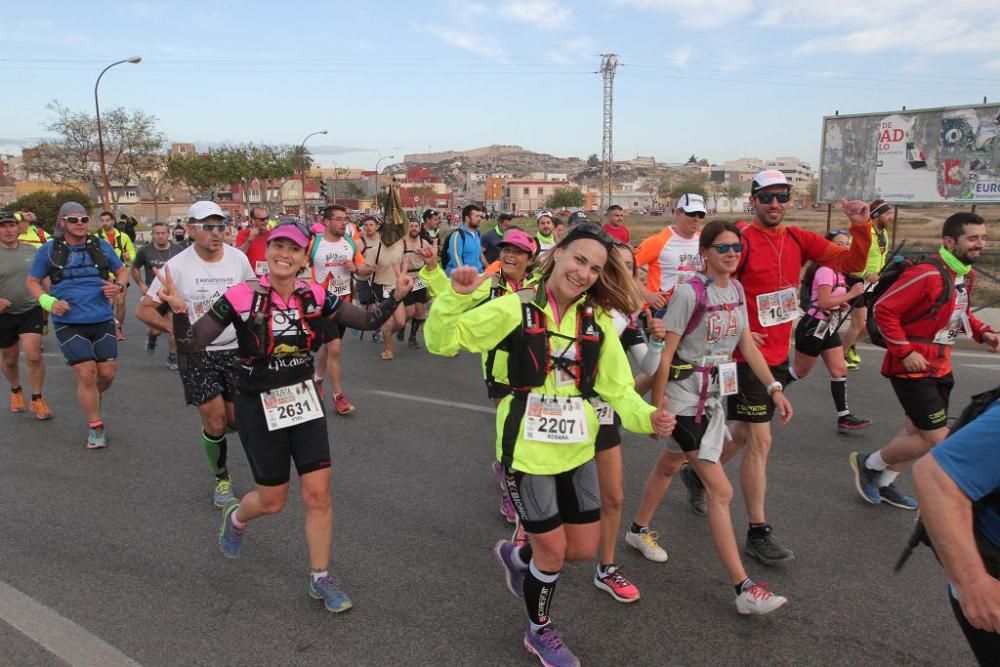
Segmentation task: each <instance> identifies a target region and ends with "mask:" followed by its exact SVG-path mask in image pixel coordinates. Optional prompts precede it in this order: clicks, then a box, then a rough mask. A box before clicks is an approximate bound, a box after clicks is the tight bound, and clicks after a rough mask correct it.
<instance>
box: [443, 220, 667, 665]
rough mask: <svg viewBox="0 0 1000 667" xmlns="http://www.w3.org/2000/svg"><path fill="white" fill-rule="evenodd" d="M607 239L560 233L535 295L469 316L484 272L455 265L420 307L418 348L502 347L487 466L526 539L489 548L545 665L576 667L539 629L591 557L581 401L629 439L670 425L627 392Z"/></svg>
mask: <svg viewBox="0 0 1000 667" xmlns="http://www.w3.org/2000/svg"><path fill="white" fill-rule="evenodd" d="M612 247H613V240H612V239H611V237H609V236H608V235H607V234H605V233H604V232H602V231H601V229H600V227H599V226H598V225H595V224H593V223H590V222H583V223H580V224H578V225H575V226H574V227H572V228H571V229H570V231H569V232H568V233H567V234H566V236H565V237H564V238H563V240H562V241H560V242H559V243H558V244H557V245H556V246H555V248H554V249H553V250H552V252H551V253H549V256H548V257H547V258H546V260H545V262H544V263H543V265H542V267H541V269H540V271H539V286H538V289H537V290H536V291H534V292H533V293H532V292H517V293H511V294H507V295H505V296H502V297H500V298H498V299H494V300H492V301H490V302H489V303H485V304H483V305H481V306H479V307H477V308H473V309H471V310H469V309H467V308H466V306H465V304H464V303H463V299H464V297H463V295H464V294H469V293H472V292H474V291H475V289H476V288H477V287H479V285H480V284H482V283H483V282H484V281H485V280H486V279H487V278H488V276H486V275H479V274H477V273H476V271H475V270H474V269H471V268H465V267H460V268H459V269H456V270H455V271H453V272H452V275H451V283H452V290H445V291H443V292H442V293H441V295H440V296H439V297H438V299H437V301H436V302H435V304H434V308H432V309H431V316H430V318H428V320H427V324H426V325H425V329H424V337H425V342H426V344H427V349H428V350H430V351H431V352H433V353H435V354H440V355H445V356H454V355H456V354H457V353H458V352H459V351H461V350H463V349H464V350H467V351H470V352H480V353H482V352H485V351H488V350H491V349H493V348H495V347H497V346H501V345H502V346H503V347H506V349H507V351H508V368H507V371H508V373H507V379H508V381H509V383H510V385H511V388H512V393H511V395H509V396H507V397H506V398H504V399H503V400H502V401H501V402H500V405H499V407H498V410H497V437H496V450H497V458H498V460H499V461H500V462H501V463H502V464H503V466H504V468H505V474H506V482H507V486H508V491H509V493H510V496H511V499H512V501H513V503H514V507H515V508H516V509H517V512H518V514H519V518H520V521H521V523H522V524H523V525H524V527H525V529H526V531H527V532H528V537H529V543H528V544H527V545H526V546H522V547H515V545H514V544H513V543H512V542H509V541H507V540H501V541H500V542H498V543H497V544H496V545H495V547H494V553H495V554H496V556H497V559H498V560H499V561H500V563H501V564H502V565H503V567H504V570H505V574H506V577H507V585H508V588H509V589H510V590H511V592H512V593H513V594H514V595H517V596H519V597H524V599H525V604H526V606H527V608H528V617H529V621H530V623H529V625H528V627H527V628H526V630H525V633H524V645H525V647H526V648H527V649H528V650H529V651H531V652H532V653H534V654H536V655H538V656H539V657H540V658H541V660H542V662H543V663H544V664H560V665H562V664H576V659H575V657H573V655H572V653H571V652H570V651H569V649H568V648H566V646H565V644H563V643H562V640H561V638H560V637H559V634H558V633H557V632H556V631H555V629H554V628H553V627H552V625H551V624H550V622H549V609H550V605H551V602H552V594H553V592H554V588H555V583H556V580H557V579H558V577H559V572H560V570H561V569H562V567H563V563H564V562H566V561H567V560H570V561H573V560H589V559H592V558H593V557H594V553H595V551H596V548H597V542H598V538H599V535H600V526H599V518H600V491H599V486H598V481H597V472H596V466H595V464H594V442H595V438H596V436H597V431H598V426H599V421H598V417H597V414H596V412H595V410H594V408H593V406H592V405H591V404H590V402H589V401H588V400H586V399H588V398H591V397H594V396H599V397H600V398H601V399H603V400H604V401H606V402H607V403H608V404H610V405H611V407H612V408H613V409H614V410H615V412H617V413H618V415H619V416H620V417H621V420H622V425H623V426H624V427H625V428H626V429H628V430H630V431H633V432H636V433H656V434H657V435H658V436H661V437H663V436H666V435H669V434H670V433H671V432H672V431H673V426H674V418H673V415H671V414H670V413H669V412H667V410H666V409H665V408H660V409H656V408H654V407H653V406H651V405H649V404H648V403H646V402H645V401H644V400H643V399H642V398H641V397H640V396H639V395H638V394H636V393H635V389H634V381H633V378H632V371H631V368H630V366H629V363H628V360H627V358H626V356H625V352H624V351H623V349H622V345H621V342H620V341H619V340H618V336H617V335H616V333H615V328H614V325H613V323H612V321H611V316H610V315H609V313H610V311H612V310H618V311H620V312H626V313H629V312H633V311H635V310H636V309H637V307H638V301H639V297H638V294H637V293H636V292H635V288H634V287H633V282H632V281H631V280H630V278H629V275H628V273H627V270H626V269H625V267H624V263H623V262H622V259H621V257H620V256H618V255H617V254H616V253H614V252H612Z"/></svg>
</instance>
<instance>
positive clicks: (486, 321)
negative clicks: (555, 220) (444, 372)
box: [424, 290, 655, 475]
mask: <svg viewBox="0 0 1000 667" xmlns="http://www.w3.org/2000/svg"><path fill="white" fill-rule="evenodd" d="M539 294H542V293H541V292H539ZM582 302H583V298H581V299H580V300H579V301H577V302H576V303H574V304H573V305H572V306H570V307H569V308H568V309H567V310H566V313H565V314H564V315H563V317H562V321H561V322H560V323H559V325H556V323H555V318H554V317H553V315H552V310H551V308H550V306H549V305H548V300H547V299H545V298H544V297H540V298H538V299H536V300H535V301H534V302H533V303H534V306H533V307H538V308H541V309H542V310H543V312H544V313H545V316H546V323H547V326H548V329H549V331H553V332H558V333H560V334H561V335H563V336H566V337H568V339H572V338H575V337H576V327H577V309H578V308H579V307H580V305H581V303H582ZM595 319H596V323H597V326H599V327H600V328H601V330H602V332H603V339H602V344H601V351H600V354H599V355H598V363H597V377H596V380H595V384H594V390H595V391H596V393H597V394H598V396H600V397H601V398H602V399H604V400H605V401H607V402H608V403H609V404H610V405H611V407H612V408H614V410H615V412H617V413H618V415H619V416H620V417H621V420H622V425H623V426H624V427H625V428H626V429H628V430H629V431H633V432H636V433H652V432H653V428H652V423H651V417H652V414H653V412H654V410H655V408H653V406H651V405H649V404H648V403H646V402H645V401H644V400H642V398H641V397H640V396H639V395H638V394H637V393H635V382H634V380H633V378H632V369H631V368H630V366H629V363H628V359H627V358H626V356H625V352H624V350H622V344H621V341H619V340H618V336H617V335H615V328H614V324H613V323H612V321H611V317H610V316H609V315H608V314H607V313H605V312H604V311H603V310H598V311H597V313H596V314H595ZM521 323H522V315H521V298H520V297H519V296H518V295H517V294H507V295H504V296H502V297H500V298H497V299H494V300H492V301H490V302H488V303H484V304H483V305H481V306H479V307H477V308H472V309H471V310H470V309H467V308H466V305H465V303H464V302H463V299H462V295H459V294H455V293H454V292H453V291H450V290H449V291H445V292H442V293H441V295H440V296H439V297H438V299H437V300H436V301H435V302H434V307H433V308H432V309H431V314H430V317H429V318H428V319H427V322H426V324H425V325H424V340H425V342H426V344H427V349H428V350H429V351H430V352H432V353H434V354H440V355H443V356H448V357H451V356H455V355H456V354H458V352H459V351H461V350H463V349H464V350H467V351H469V352H479V353H483V352H488V351H489V350H492V349H493V348H495V347H496V346H497V345H498V344H499V343H500V341H502V340H503V339H504V338H506V337H507V335H508V334H509V333H510V332H511V331H513V330H514V329H516V328H517V327H520V326H521ZM556 375H557V371H552V372H550V373H549V374H548V376H547V377H546V378H545V383H544V384H543V385H542V386H541V387H536V388H534V389H532V390H531V393H532V394H538V395H544V396H579V395H580V392H579V390H578V389H577V387H576V384H575V383H573V382H567V383H565V384H559V383H558V382H557V377H556ZM524 400H525V399H524V397H523V396H520V397H519V396H518V395H517V394H516V393H515V394H514V395H511V396H507V397H506V398H504V399H503V400H502V401H501V402H500V405H499V406H498V408H497V420H496V427H497V428H496V431H497V434H496V455H497V459H498V460H499V461H501V462H503V463H504V464H505V465H509V466H511V467H512V468H513V469H514V470H519V471H521V472H526V473H529V474H534V475H555V474H558V473H561V472H565V471H567V470H572V469H573V468H576V467H579V466H581V465H583V464H584V463H586V462H587V461H590V460H591V459H592V458H594V440H595V438H596V437H597V429H598V427H599V422H598V419H597V414H596V413H595V412H594V408H593V407H592V406H591V405H590V403H589V402H587V401H584V410H585V412H586V418H587V430H588V434H587V435H588V437H587V440H586V441H584V442H579V443H567V444H552V443H547V442H538V441H535V440H528V439H526V438H525V437H524V427H523V423H522V422H521V419H520V417H519V416H518V415H520V414H523V410H516V409H515V410H514V411H513V413H512V410H511V406H512V403H513V402H514V401H520V402H521V405H523V402H524ZM508 418H510V419H517V420H518V423H517V424H516V433H517V435H516V436H513V435H512V434H513V433H514V432H515V424H513V423H512V424H511V428H510V430H509V431H508V430H507V429H506V426H507V421H508ZM505 433H510V434H511V435H508V436H507V437H506V439H505Z"/></svg>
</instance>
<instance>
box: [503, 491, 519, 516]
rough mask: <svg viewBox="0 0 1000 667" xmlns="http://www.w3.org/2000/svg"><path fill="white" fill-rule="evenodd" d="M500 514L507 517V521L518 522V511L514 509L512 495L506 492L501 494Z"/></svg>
mask: <svg viewBox="0 0 1000 667" xmlns="http://www.w3.org/2000/svg"><path fill="white" fill-rule="evenodd" d="M500 514H503V518H505V519H507V523H516V522H517V512H516V511H515V510H514V503H512V502H510V496H509V495H508V494H506V493H504V494H503V495H501V496H500Z"/></svg>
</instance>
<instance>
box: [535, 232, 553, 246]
mask: <svg viewBox="0 0 1000 667" xmlns="http://www.w3.org/2000/svg"><path fill="white" fill-rule="evenodd" d="M535 238H536V239H538V240H539V241H541V242H542V243H551V244H553V245H555V242H556V238H555V237H554V236H553V235H552V234H549V235H548V236H546V235H545V234H542V233H541V232H536V233H535Z"/></svg>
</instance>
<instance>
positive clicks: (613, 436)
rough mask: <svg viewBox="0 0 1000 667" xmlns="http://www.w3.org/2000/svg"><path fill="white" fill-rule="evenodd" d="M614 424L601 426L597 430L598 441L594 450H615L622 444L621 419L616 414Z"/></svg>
mask: <svg viewBox="0 0 1000 667" xmlns="http://www.w3.org/2000/svg"><path fill="white" fill-rule="evenodd" d="M614 422H615V423H614V424H601V426H600V427H599V428H598V429H597V439H596V440H594V450H595V451H598V452H603V451H604V450H606V449H614V448H615V447H617V446H618V445H620V444H622V430H621V423H622V420H621V417H619V416H618V413H617V412H616V413H614Z"/></svg>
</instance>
